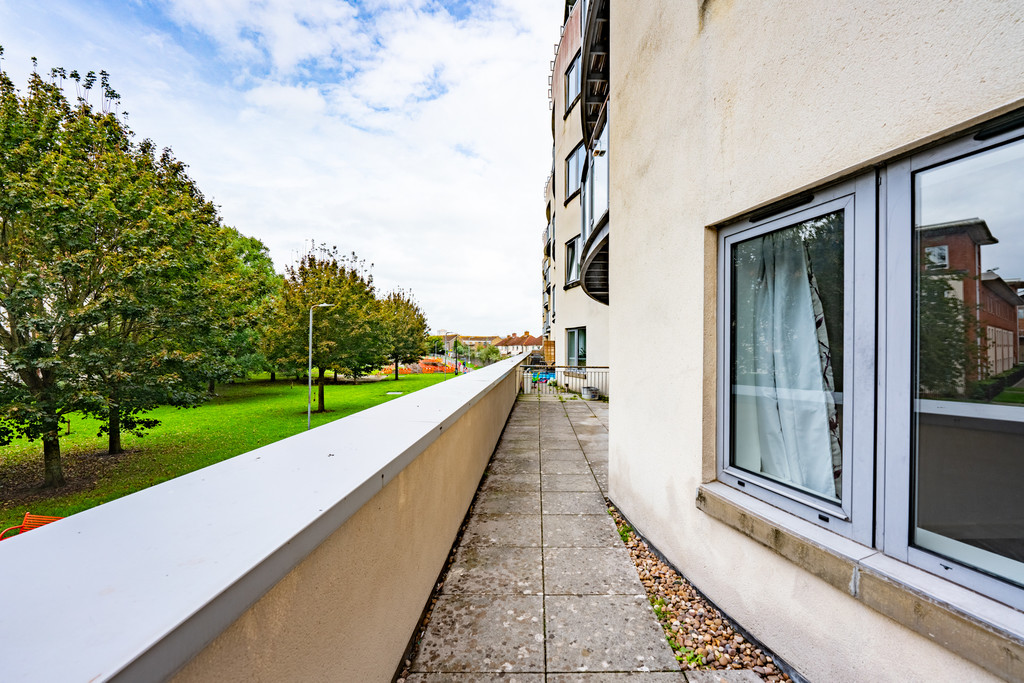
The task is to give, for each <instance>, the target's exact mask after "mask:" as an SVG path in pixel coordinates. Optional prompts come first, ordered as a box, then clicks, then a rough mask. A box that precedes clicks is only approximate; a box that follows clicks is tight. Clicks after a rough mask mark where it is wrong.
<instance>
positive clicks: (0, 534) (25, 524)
mask: <svg viewBox="0 0 1024 683" xmlns="http://www.w3.org/2000/svg"><path fill="white" fill-rule="evenodd" d="M58 519H64V518H63V517H49V516H47V515H33V514H32V513H31V512H26V513H25V519H23V520H22V521H21V524H19V525H17V526H12V527H7V528H6V529H4V530H3V531H0V541H2V540H4V534H6V533H7V532H8V531H14V530H15V529H17V530H18V533H19V534H23V533H25V532H26V531H32V530H33V529H38V528H39V527H41V526H46V525H47V524H49V523H50V522H56V521H57V520H58ZM14 536H17V534H12V536H11V538H13V537H14Z"/></svg>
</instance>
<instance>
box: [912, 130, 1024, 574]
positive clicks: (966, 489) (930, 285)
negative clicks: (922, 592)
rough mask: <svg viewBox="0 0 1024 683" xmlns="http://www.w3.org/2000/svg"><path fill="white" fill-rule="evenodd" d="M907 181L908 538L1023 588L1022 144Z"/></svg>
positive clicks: (982, 154)
mask: <svg viewBox="0 0 1024 683" xmlns="http://www.w3.org/2000/svg"><path fill="white" fill-rule="evenodd" d="M913 189H914V230H913V243H914V249H913V253H914V259H915V266H914V269H913V273H914V274H913V304H914V308H913V322H914V328H915V329H914V344H913V370H914V374H913V379H912V380H911V383H912V390H913V391H912V394H913V399H914V400H913V405H912V420H913V423H912V428H913V442H912V443H913V455H914V466H915V469H914V477H913V480H912V484H913V487H914V491H913V522H912V542H913V544H914V545H916V546H918V547H920V548H923V549H926V550H929V551H931V552H933V553H937V554H939V555H944V556H946V557H950V558H953V559H956V560H958V561H960V562H962V563H964V564H967V565H970V566H972V567H975V568H977V569H980V570H982V571H985V572H987V573H990V574H995V575H997V576H1001V577H1003V578H1006V579H1010V580H1012V581H1015V582H1017V583H1019V584H1022V585H1024V503H1022V502H1021V500H1022V498H1021V496H1022V495H1024V494H1022V492H1021V491H1022V486H1024V457H1022V454H1024V365H1022V364H1021V351H1020V349H1021V341H1022V336H1021V327H1020V323H1019V320H1020V316H1021V311H1022V310H1024V309H1022V307H1024V299H1022V298H1021V296H1020V294H1021V292H1022V291H1024V229H1022V228H1024V141H1017V142H1013V143H1010V144H1006V145H1003V146H1001V147H996V148H993V149H989V150H986V151H983V152H979V153H977V154H974V155H972V156H968V157H964V158H961V159H957V160H954V161H951V162H948V163H945V164H942V165H940V166H936V167H934V168H930V169H926V170H923V171H919V172H917V173H916V174H915V175H914V180H913Z"/></svg>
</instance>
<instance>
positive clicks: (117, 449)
mask: <svg viewBox="0 0 1024 683" xmlns="http://www.w3.org/2000/svg"><path fill="white" fill-rule="evenodd" d="M121 453H124V449H123V448H121V407H120V406H117V405H113V404H112V405H111V406H110V414H109V417H108V418H107V455H120V454H121Z"/></svg>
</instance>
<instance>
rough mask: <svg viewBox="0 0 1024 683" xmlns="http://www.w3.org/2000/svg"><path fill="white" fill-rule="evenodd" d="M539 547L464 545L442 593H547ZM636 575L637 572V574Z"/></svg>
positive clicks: (456, 557) (459, 551)
mask: <svg viewBox="0 0 1024 683" xmlns="http://www.w3.org/2000/svg"><path fill="white" fill-rule="evenodd" d="M541 558H542V553H541V549H540V548H510V547H507V546H463V547H461V548H459V550H458V552H457V553H456V554H455V561H454V562H453V563H452V566H451V568H450V569H449V570H448V576H447V578H446V579H445V582H444V587H443V588H442V589H441V592H442V593H443V594H455V593H458V594H466V595H468V594H488V595H537V594H540V593H542V592H543V590H544V584H543V580H544V565H543V562H542V560H541ZM634 574H635V572H634Z"/></svg>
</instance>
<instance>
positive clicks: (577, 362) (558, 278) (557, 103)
mask: <svg viewBox="0 0 1024 683" xmlns="http://www.w3.org/2000/svg"><path fill="white" fill-rule="evenodd" d="M585 10H586V8H585V7H584V4H583V3H577V4H576V5H575V6H573V5H571V4H568V3H567V5H566V10H565V22H564V24H563V26H562V35H561V39H560V40H559V42H558V45H557V46H556V48H555V58H554V61H552V67H551V135H552V139H553V144H552V151H551V154H552V162H551V174H550V176H548V180H547V182H546V184H545V187H544V195H545V197H544V198H545V210H546V218H547V226H546V227H545V229H544V233H543V236H542V239H543V242H544V251H543V257H542V260H541V272H542V276H543V302H542V303H543V309H542V310H543V337H544V339H545V340H546V341H547V342H548V343H549V344H550V343H551V342H553V343H554V364H555V365H563V366H587V365H589V366H592V367H593V366H607V365H608V290H607V285H606V284H604V285H602V284H601V283H600V282H598V281H597V280H595V278H594V274H595V273H596V272H597V271H596V269H595V270H591V271H590V273H591V278H590V279H589V280H588V279H586V278H584V277H583V272H584V271H583V267H582V266H583V265H584V263H586V260H585V254H586V248H587V246H588V238H589V237H590V234H591V227H592V223H593V221H592V216H593V204H592V199H593V188H595V187H597V188H599V192H601V193H603V197H604V198H605V199H604V201H603V204H604V211H603V212H602V214H603V216H604V217H605V220H607V196H608V175H607V172H605V173H604V175H603V176H602V177H601V178H599V179H598V180H597V181H596V182H595V180H594V178H593V174H592V173H591V174H589V175H588V173H587V171H588V169H589V168H590V166H591V165H592V163H591V160H592V159H593V158H594V157H593V156H592V153H591V151H590V149H589V148H588V145H587V144H586V143H585V141H584V133H585V131H584V128H583V117H582V111H583V109H584V108H585V106H586V93H585V90H584V86H585V84H586V77H585V76H584V71H585V68H584V63H583V55H582V53H581V50H580V46H581V42H582V37H583V29H582V27H583V23H582V20H583V14H584V12H585ZM601 166H602V168H604V169H607V161H606V160H605V161H604V163H603V164H601ZM588 178H589V184H588ZM588 212H589V213H588ZM588 218H589V219H591V220H590V221H589V222H588Z"/></svg>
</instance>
